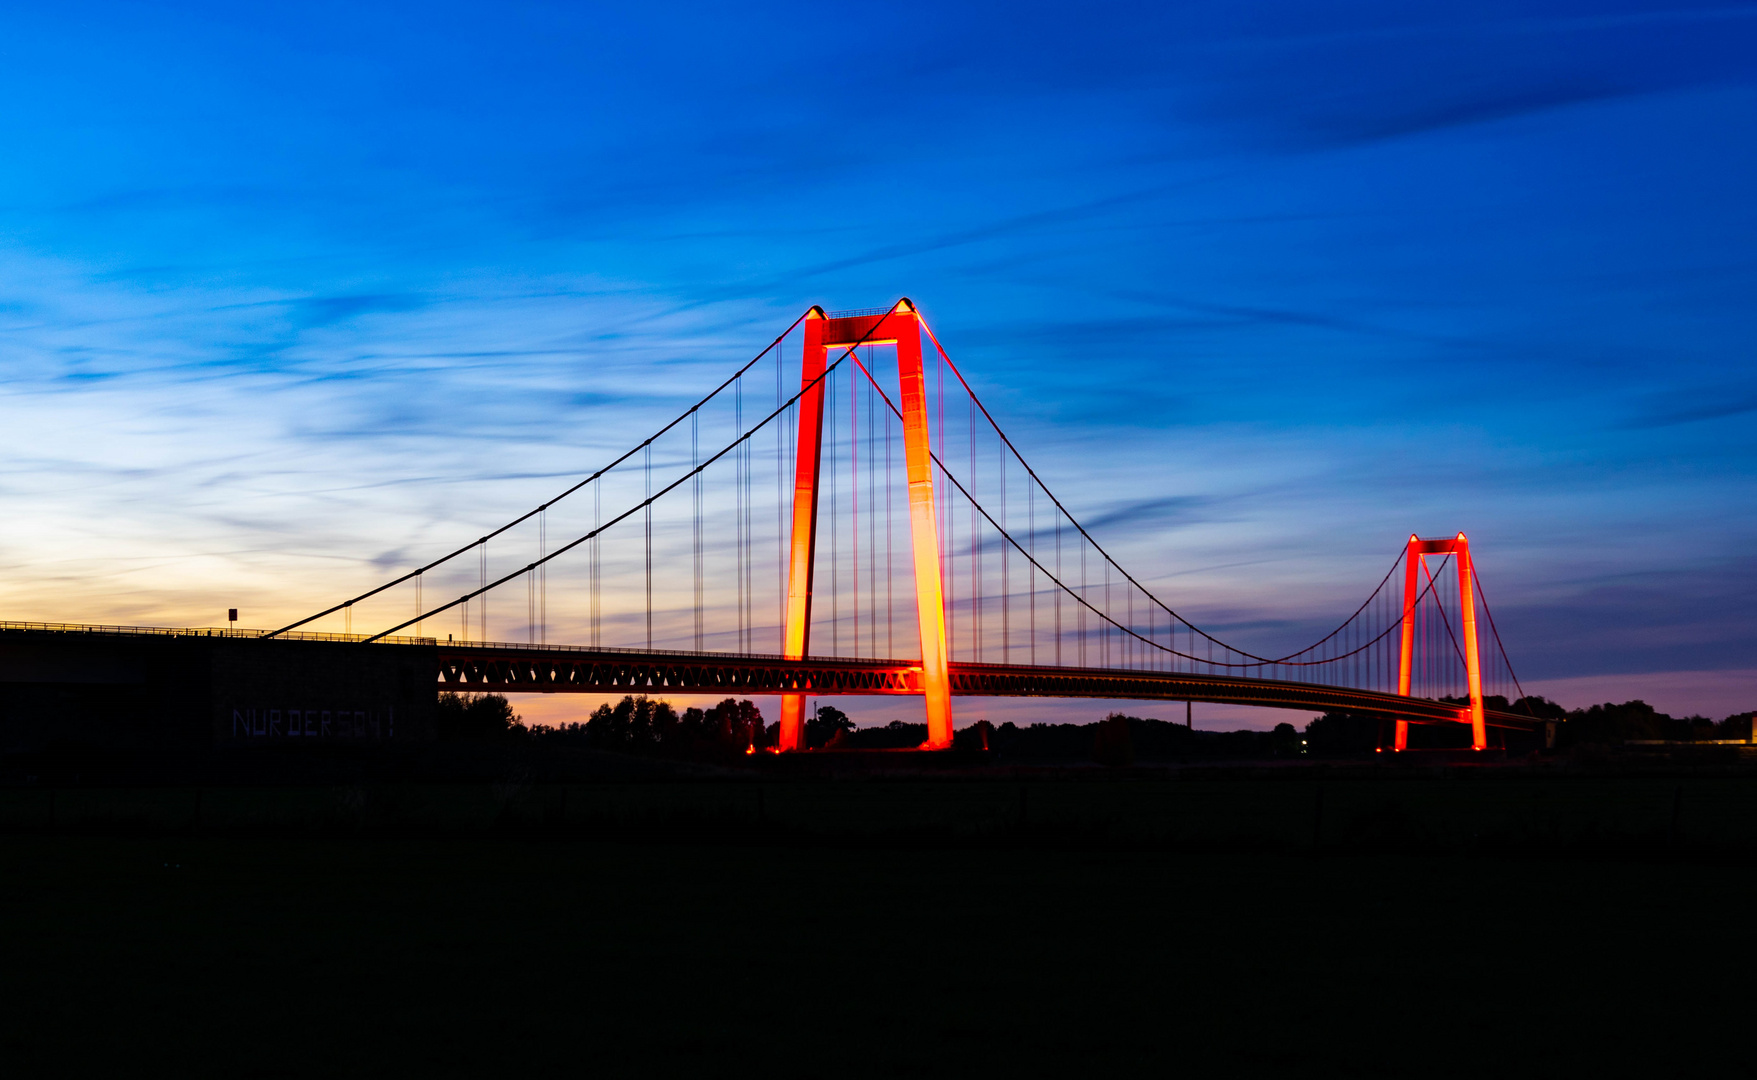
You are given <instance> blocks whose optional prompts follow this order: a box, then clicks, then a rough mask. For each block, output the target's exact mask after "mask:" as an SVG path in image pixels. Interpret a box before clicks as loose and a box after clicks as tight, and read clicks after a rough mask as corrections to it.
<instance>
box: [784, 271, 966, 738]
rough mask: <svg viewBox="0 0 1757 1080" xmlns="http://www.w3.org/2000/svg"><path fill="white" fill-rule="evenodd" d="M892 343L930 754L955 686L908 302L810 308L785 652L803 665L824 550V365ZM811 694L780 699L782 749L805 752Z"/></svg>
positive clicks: (914, 319)
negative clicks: (841, 309)
mask: <svg viewBox="0 0 1757 1080" xmlns="http://www.w3.org/2000/svg"><path fill="white" fill-rule="evenodd" d="M856 345H895V346H896V347H897V373H898V380H899V382H900V383H901V385H900V387H899V388H898V389H899V394H898V400H897V405H898V408H899V410H900V411H901V412H902V414H903V458H904V464H905V465H906V467H907V470H908V475H909V533H910V539H911V550H912V552H913V554H914V558H915V618H916V622H917V624H918V625H919V628H920V631H921V682H922V689H923V693H924V695H925V697H926V705H927V742H926V744H925V746H926V748H927V749H932V750H942V749H945V748H947V747H950V746H951V745H952V686H951V677H950V676H949V675H948V673H947V670H946V659H947V657H946V616H945V602H944V599H943V595H944V594H943V589H942V586H941V584H940V562H939V527H938V525H937V524H936V517H935V514H934V501H933V460H932V458H931V457H930V456H929V452H928V448H929V446H930V445H931V444H930V443H929V441H928V429H927V380H926V377H925V376H924V374H923V372H922V367H921V320H920V318H919V317H918V316H917V315H916V313H915V306H914V305H913V304H911V303H910V302H909V300H908V299H903V300H899V301H897V303H896V305H895V306H894V307H892V308H891V310H890V311H888V312H885V313H884V314H881V315H861V316H854V317H851V318H845V319H832V318H829V317H827V316H826V315H825V314H824V312H823V309H822V308H816V307H814V308H812V309H811V312H810V313H809V314H808V315H807V316H806V318H805V359H804V363H803V365H802V367H801V370H800V382H801V386H803V387H804V388H805V390H804V393H803V395H802V396H801V397H800V399H799V444H798V445H799V455H798V460H797V462H796V465H795V469H794V479H793V539H792V546H791V549H790V555H789V557H788V564H787V625H786V637H785V639H784V644H783V654H784V655H785V656H786V657H787V658H788V659H789V660H799V659H803V658H804V657H805V655H806V652H807V650H808V649H809V648H810V645H811V586H812V568H813V563H814V561H815V558H816V552H817V492H818V466H819V462H820V460H821V458H822V451H823V427H824V383H823V374H824V369H825V367H826V366H827V363H828V356H829V350H830V349H831V348H842V349H848V348H852V347H853V346H856ZM804 712H805V695H804V694H788V695H786V696H784V697H783V698H782V699H781V735H780V740H779V743H780V748H781V749H782V750H802V749H804V748H805V717H804Z"/></svg>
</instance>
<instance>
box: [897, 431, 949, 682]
mask: <svg viewBox="0 0 1757 1080" xmlns="http://www.w3.org/2000/svg"><path fill="white" fill-rule="evenodd" d="M894 479H895V476H894V474H893V473H892V471H891V423H890V421H889V420H887V421H885V485H884V486H885V655H886V656H887V657H894V656H896V655H897V643H896V637H897V619H896V614H897V609H896V601H895V598H894V597H893V596H892V595H891V589H892V586H893V584H894V580H893V579H894V573H893V571H892V569H891V540H892V534H893V533H894V532H895V531H896V528H895V525H894V523H893V522H892V520H891V488H892V486H893V480H894ZM934 557H935V558H938V557H939V556H938V553H937V552H936V553H935V555H934ZM942 576H943V575H942Z"/></svg>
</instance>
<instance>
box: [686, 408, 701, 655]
mask: <svg viewBox="0 0 1757 1080" xmlns="http://www.w3.org/2000/svg"><path fill="white" fill-rule="evenodd" d="M699 416H700V414H699V413H690V414H689V467H690V470H691V471H692V472H694V471H695V470H697V469H699V468H700V467H701V460H702V455H701V424H700V423H699V422H698V417H699ZM690 499H691V502H692V503H693V504H694V507H693V509H694V511H695V518H694V520H693V521H692V522H691V530H690V541H691V552H690V554H691V560H690V569H691V570H692V572H693V574H694V585H695V651H696V652H701V651H702V474H701V473H700V472H695V474H694V476H693V477H692V478H691V480H690Z"/></svg>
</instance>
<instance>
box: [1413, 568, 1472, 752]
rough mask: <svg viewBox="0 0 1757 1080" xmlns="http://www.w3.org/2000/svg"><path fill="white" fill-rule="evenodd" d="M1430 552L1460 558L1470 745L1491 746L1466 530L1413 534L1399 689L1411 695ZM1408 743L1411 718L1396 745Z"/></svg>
mask: <svg viewBox="0 0 1757 1080" xmlns="http://www.w3.org/2000/svg"><path fill="white" fill-rule="evenodd" d="M1429 555H1452V556H1456V557H1457V560H1458V606H1459V609H1460V610H1461V611H1462V613H1463V623H1464V626H1463V631H1464V672H1465V678H1466V679H1467V680H1468V682H1469V686H1470V708H1469V710H1468V711H1469V714H1470V715H1469V724H1470V747H1471V749H1473V750H1487V749H1488V746H1489V733H1488V721H1487V720H1486V719H1485V718H1484V716H1483V711H1482V661H1481V654H1480V653H1479V651H1478V649H1477V644H1476V591H1475V589H1474V588H1473V587H1472V584H1471V581H1472V576H1473V575H1472V573H1471V567H1470V541H1469V540H1467V539H1465V536H1464V534H1463V533H1459V534H1458V535H1457V536H1453V537H1448V538H1447V539H1444V540H1423V539H1422V538H1420V537H1419V536H1414V535H1411V536H1410V538H1409V550H1408V552H1407V553H1406V555H1405V558H1404V560H1403V648H1402V650H1401V652H1400V653H1399V654H1398V664H1397V692H1398V693H1399V694H1401V695H1402V696H1404V697H1408V696H1409V688H1410V667H1411V665H1412V662H1413V661H1414V659H1415V602H1416V600H1417V598H1418V597H1419V596H1420V591H1419V588H1420V577H1421V570H1422V566H1423V563H1424V560H1425V559H1426V557H1427V556H1429ZM1460 719H1463V718H1462V717H1460ZM1408 745H1409V721H1407V720H1399V721H1397V741H1396V744H1395V748H1396V749H1398V750H1403V749H1405V748H1407V747H1408Z"/></svg>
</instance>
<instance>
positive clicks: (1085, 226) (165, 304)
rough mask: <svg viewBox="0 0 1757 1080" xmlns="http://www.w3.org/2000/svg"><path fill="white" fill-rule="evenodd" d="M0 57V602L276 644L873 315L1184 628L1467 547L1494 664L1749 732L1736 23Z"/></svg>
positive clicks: (622, 15)
mask: <svg viewBox="0 0 1757 1080" xmlns="http://www.w3.org/2000/svg"><path fill="white" fill-rule="evenodd" d="M5 25H6V32H5V33H4V34H0V92H3V94H4V100H6V101H7V102H8V107H7V108H6V109H5V110H3V111H0V146H4V147H5V152H4V153H3V154H0V419H3V420H4V427H5V429H6V430H7V432H8V435H9V437H8V439H7V443H8V447H9V452H10V453H11V455H12V456H13V465H12V467H11V468H9V469H7V470H6V473H5V475H4V477H0V500H3V505H4V506H5V507H6V512H5V513H4V515H0V563H3V564H4V566H5V567H6V573H5V575H4V580H3V582H0V603H4V607H5V617H6V618H12V619H65V620H70V621H118V622H145V623H165V624H176V625H184V624H198V625H199V624H208V623H212V622H214V621H216V620H217V619H218V618H220V617H222V616H223V610H224V608H226V607H228V606H239V607H242V608H244V609H245V610H246V614H247V618H246V622H248V623H250V624H252V625H263V624H266V623H268V622H270V621H273V618H279V617H281V616H283V615H286V616H291V615H295V614H302V613H304V612H305V611H307V610H309V609H310V608H312V607H313V606H316V605H314V604H313V602H312V601H313V600H325V599H329V598H331V597H339V596H340V595H341V594H343V593H344V592H347V591H349V590H350V589H351V588H352V587H353V586H355V585H361V584H364V583H367V582H369V581H371V580H374V579H376V578H377V577H378V576H380V575H381V574H382V572H383V570H384V569H386V568H387V567H394V566H402V565H406V564H407V562H408V561H409V560H411V559H413V558H415V557H418V556H420V555H422V554H425V553H427V552H430V551H433V550H436V549H441V548H446V547H449V546H450V545H452V544H453V543H455V542H457V541H459V540H460V539H468V538H469V537H471V536H474V535H478V534H479V531H480V530H481V529H482V528H483V527H484V526H486V525H491V524H493V523H495V522H497V521H499V520H502V519H504V517H506V516H507V515H508V513H509V512H512V511H516V510H519V509H522V508H524V507H525V506H528V505H530V504H532V503H534V502H535V501H537V500H539V499H541V498H543V497H545V496H546V495H548V494H550V493H552V491H553V490H554V488H555V487H556V484H557V481H558V480H559V479H561V478H563V477H566V476H570V475H573V474H575V473H578V472H583V471H589V470H590V469H592V468H594V467H595V466H596V465H598V464H600V463H601V462H602V460H604V458H605V457H606V456H607V455H609V454H612V453H614V452H616V451H618V450H620V449H621V448H623V447H624V446H626V445H628V444H629V443H630V442H632V441H634V439H638V438H639V437H640V434H644V433H645V432H646V431H647V430H650V429H651V428H652V427H654V426H655V425H656V422H659V421H662V419H665V418H668V417H669V415H670V414H671V413H673V412H674V411H675V410H676V408H677V406H678V405H679V404H680V403H681V402H682V401H683V400H684V399H685V398H686V397H687V396H689V395H690V393H691V392H692V391H694V390H696V389H697V388H698V387H706V386H711V385H712V383H713V382H715V381H717V379H718V376H719V375H721V374H722V373H724V372H725V371H726V370H728V369H729V368H730V366H731V365H732V364H733V363H734V362H735V361H737V360H741V359H743V358H745V357H748V356H749V355H750V354H751V353H753V352H754V351H755V350H756V349H757V348H760V347H761V344H762V343H764V342H766V341H767V340H768V339H769V338H770V337H772V336H773V334H774V333H775V332H777V331H778V330H779V329H780V328H781V327H783V326H785V325H786V324H787V322H789V321H790V320H791V319H792V318H793V316H794V315H795V314H797V313H798V311H799V310H800V309H801V308H803V307H804V306H805V305H807V304H810V303H822V304H824V305H825V306H826V307H830V308H844V307H864V306H869V305H878V304H885V303H889V302H890V301H891V300H892V299H894V298H895V297H897V296H899V295H904V294H907V295H909V296H912V297H914V298H915V299H916V300H917V301H918V302H919V303H920V305H921V306H922V308H923V309H924V311H925V312H926V313H927V314H928V316H929V318H930V319H931V320H932V321H933V324H934V326H935V328H936V329H937V330H938V332H939V333H940V336H941V338H942V340H944V341H945V342H946V344H947V346H948V347H949V348H950V349H952V351H953V353H954V355H955V356H957V357H958V359H959V361H960V363H961V364H962V365H963V366H964V367H965V368H966V369H967V370H968V371H970V372H971V373H972V374H973V376H974V377H976V378H977V380H978V383H979V387H980V389H981V390H982V392H983V394H984V397H985V399H986V400H987V401H988V402H989V403H990V405H991V407H994V408H996V409H997V410H998V412H999V413H1000V415H1001V416H1002V418H1003V420H1004V421H1005V422H1006V423H1007V424H1008V426H1009V428H1010V429H1011V430H1012V431H1013V432H1014V434H1015V435H1016V436H1017V437H1018V439H1019V441H1020V442H1021V444H1022V445H1023V447H1024V448H1025V449H1026V451H1027V453H1028V455H1029V456H1030V457H1031V458H1032V460H1033V462H1034V464H1036V465H1038V467H1039V468H1040V470H1041V471H1043V472H1045V473H1046V475H1047V477H1048V479H1049V480H1050V482H1051V484H1052V485H1053V486H1055V487H1057V489H1058V490H1060V491H1062V492H1067V493H1070V498H1072V499H1073V500H1074V501H1075V503H1076V510H1077V512H1079V513H1080V514H1081V515H1082V516H1083V517H1088V518H1092V519H1102V520H1104V521H1106V522H1107V525H1106V526H1105V528H1106V530H1107V531H1106V533H1105V534H1104V536H1103V538H1104V539H1106V540H1107V541H1108V542H1110V543H1112V544H1114V545H1115V547H1116V548H1117V549H1118V550H1119V552H1120V553H1121V554H1122V555H1123V557H1124V561H1125V562H1127V563H1128V564H1129V565H1130V566H1131V567H1138V568H1140V572H1141V573H1142V575H1143V576H1145V577H1148V578H1149V579H1151V580H1153V581H1155V582H1157V583H1160V584H1163V585H1164V586H1165V587H1166V589H1167V591H1168V592H1169V593H1170V596H1171V598H1172V599H1173V600H1174V601H1175V602H1177V603H1178V604H1179V606H1182V607H1187V608H1189V609H1191V610H1192V611H1193V612H1195V613H1197V615H1198V616H1199V617H1202V618H1204V619H1206V620H1207V621H1209V622H1211V623H1212V624H1213V625H1216V626H1217V627H1219V628H1221V629H1223V630H1224V629H1225V628H1226V627H1228V626H1231V625H1238V626H1247V625H1258V624H1262V623H1264V622H1274V621H1276V620H1280V621H1281V622H1282V623H1284V624H1286V625H1289V626H1305V625H1307V624H1308V623H1309V624H1310V625H1317V624H1318V623H1322V622H1324V621H1325V620H1327V619H1330V618H1331V616H1332V614H1342V613H1345V612H1346V611H1347V610H1349V609H1351V608H1352V607H1353V601H1354V600H1355V599H1357V598H1358V597H1359V595H1361V593H1362V592H1363V591H1364V590H1365V589H1366V588H1370V586H1371V584H1372V583H1373V582H1375V581H1376V580H1377V578H1378V575H1379V574H1380V573H1382V572H1383V567H1384V566H1385V564H1386V563H1387V562H1388V561H1389V558H1390V557H1391V555H1392V554H1394V552H1395V550H1396V547H1397V545H1398V543H1399V541H1400V539H1401V538H1402V537H1404V536H1406V535H1407V534H1408V533H1410V532H1411V531H1415V532H1420V533H1422V534H1423V535H1444V534H1449V533H1451V532H1454V531H1457V530H1460V529H1462V530H1465V531H1467V532H1468V533H1469V534H1470V535H1471V537H1472V540H1473V543H1474V544H1475V545H1476V548H1477V558H1478V561H1479V563H1480V566H1481V569H1482V572H1483V576H1484V583H1485V586H1486V587H1487V589H1488V590H1489V593H1490V596H1491V599H1493V601H1494V602H1495V611H1496V617H1497V619H1498V621H1499V623H1500V625H1501V628H1502V631H1503V635H1504V637H1505V638H1506V639H1507V641H1508V646H1509V648H1510V650H1511V651H1512V652H1513V654H1514V661H1515V663H1516V664H1517V665H1518V667H1519V669H1520V672H1521V675H1522V676H1523V677H1524V678H1525V679H1526V681H1527V682H1528V684H1530V685H1532V686H1534V687H1535V688H1537V689H1540V690H1549V691H1550V692H1551V693H1552V696H1556V697H1558V698H1560V699H1562V700H1563V701H1564V703H1566V704H1571V705H1572V704H1585V703H1586V702H1587V701H1591V700H1602V699H1604V698H1607V697H1615V698H1617V699H1619V700H1620V699H1622V698H1623V697H1629V696H1637V695H1644V696H1647V697H1648V698H1649V699H1650V700H1653V701H1655V703H1656V704H1658V705H1660V706H1661V707H1662V708H1669V709H1671V710H1673V711H1678V712H1686V711H1692V710H1696V709H1700V710H1702V711H1705V712H1711V713H1714V714H1716V715H1721V714H1724V713H1726V712H1730V711H1733V710H1734V709H1742V708H1750V707H1753V706H1757V624H1754V621H1753V619H1752V617H1751V615H1750V612H1751V611H1752V610H1753V607H1754V605H1757V557H1754V554H1753V553H1754V552H1757V544H1754V541H1757V497H1754V496H1757V491H1754V484H1753V473H1754V466H1757V439H1753V437H1752V431H1753V427H1752V422H1753V419H1754V418H1757V351H1754V346H1757V312H1754V310H1753V297H1757V254H1754V252H1757V208H1754V203H1753V200H1752V198H1751V196H1750V193H1751V192H1752V191H1754V190H1757V59H1754V58H1757V6H1752V5H1740V4H1731V5H1715V4H1699V5H1689V6H1673V7H1666V6H1657V5H1650V4H1636V3H1628V4H1600V3H1581V4H1517V5H1514V4H1477V5H1471V6H1469V7H1468V8H1461V7H1457V6H1447V7H1441V6H1432V7H1428V6H1423V5H1410V4H1391V3H1383V2H1380V3H1352V4H1335V3H1316V4H1313V3H1302V4H1255V5H1237V4H1214V5H1205V6H1168V5H1144V6H1139V7H1134V6H1128V5H1108V6H1107V5H1083V6H1081V7H1079V8H1078V9H1073V8H1056V7H1041V6H1025V5H1017V4H1010V5H1004V6H1003V5H992V6H982V5H943V4H942V5H922V6H919V7H910V6H908V5H890V6H886V7H884V8H858V9H856V8H850V9H844V10H841V11H835V10H828V9H826V8H824V7H823V6H822V5H800V6H797V7H786V6H780V5H764V6H747V7H743V8H713V9H710V8H689V7H671V8H660V7H656V6H638V7H637V6H633V5H617V6H614V7H612V6H604V7H591V6H582V5H553V6H551V5H513V4H497V5H480V6H460V5H450V6H447V5H434V4H427V5H420V6H415V5H409V6H392V5H369V4H349V5H341V4H337V5H301V6H297V7H288V8H284V9H278V10H276V11H272V12H264V11H258V10H254V9H252V8H250V7H249V6H242V7H241V6H238V5H223V6H222V5H211V6H210V5H197V4H187V5H177V4H158V5H152V6H151V7H150V8H149V7H143V6H136V5H90V4H77V3H70V4H58V5H53V6H50V5H36V6H32V7H21V6H10V7H9V9H8V11H7V14H6V20H5ZM631 436H632V438H631ZM1149 511H1151V512H1149ZM271 617H272V618H271ZM1290 632H1291V631H1290Z"/></svg>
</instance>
